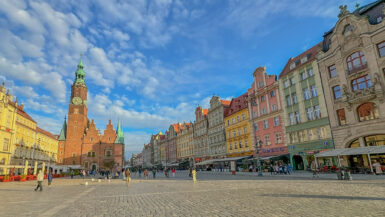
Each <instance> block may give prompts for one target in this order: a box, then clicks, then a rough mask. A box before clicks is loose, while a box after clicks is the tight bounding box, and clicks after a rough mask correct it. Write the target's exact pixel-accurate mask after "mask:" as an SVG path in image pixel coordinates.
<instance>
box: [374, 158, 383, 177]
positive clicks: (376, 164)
mask: <svg viewBox="0 0 385 217" xmlns="http://www.w3.org/2000/svg"><path fill="white" fill-rule="evenodd" d="M372 166H373V167H374V168H375V169H376V175H381V174H382V169H381V164H380V163H379V162H377V161H376V160H374V161H373V165H372Z"/></svg>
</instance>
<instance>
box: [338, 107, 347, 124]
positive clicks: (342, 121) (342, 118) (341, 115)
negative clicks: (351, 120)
mask: <svg viewBox="0 0 385 217" xmlns="http://www.w3.org/2000/svg"><path fill="white" fill-rule="evenodd" d="M337 117H338V122H339V124H340V126H342V125H345V124H346V116H345V109H338V110H337Z"/></svg>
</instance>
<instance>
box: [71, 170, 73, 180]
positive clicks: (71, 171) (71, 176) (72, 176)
mask: <svg viewBox="0 0 385 217" xmlns="http://www.w3.org/2000/svg"><path fill="white" fill-rule="evenodd" d="M73 178H74V171H73V170H71V179H73Z"/></svg>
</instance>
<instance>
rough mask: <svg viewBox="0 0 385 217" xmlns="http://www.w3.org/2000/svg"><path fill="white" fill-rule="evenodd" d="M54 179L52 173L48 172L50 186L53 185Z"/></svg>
mask: <svg viewBox="0 0 385 217" xmlns="http://www.w3.org/2000/svg"><path fill="white" fill-rule="evenodd" d="M52 179H53V177H52V173H51V172H49V173H48V187H51V183H52Z"/></svg>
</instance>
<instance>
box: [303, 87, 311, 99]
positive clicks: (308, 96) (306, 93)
mask: <svg viewBox="0 0 385 217" xmlns="http://www.w3.org/2000/svg"><path fill="white" fill-rule="evenodd" d="M303 98H304V99H305V100H308V99H310V93H309V88H307V87H306V88H304V89H303Z"/></svg>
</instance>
